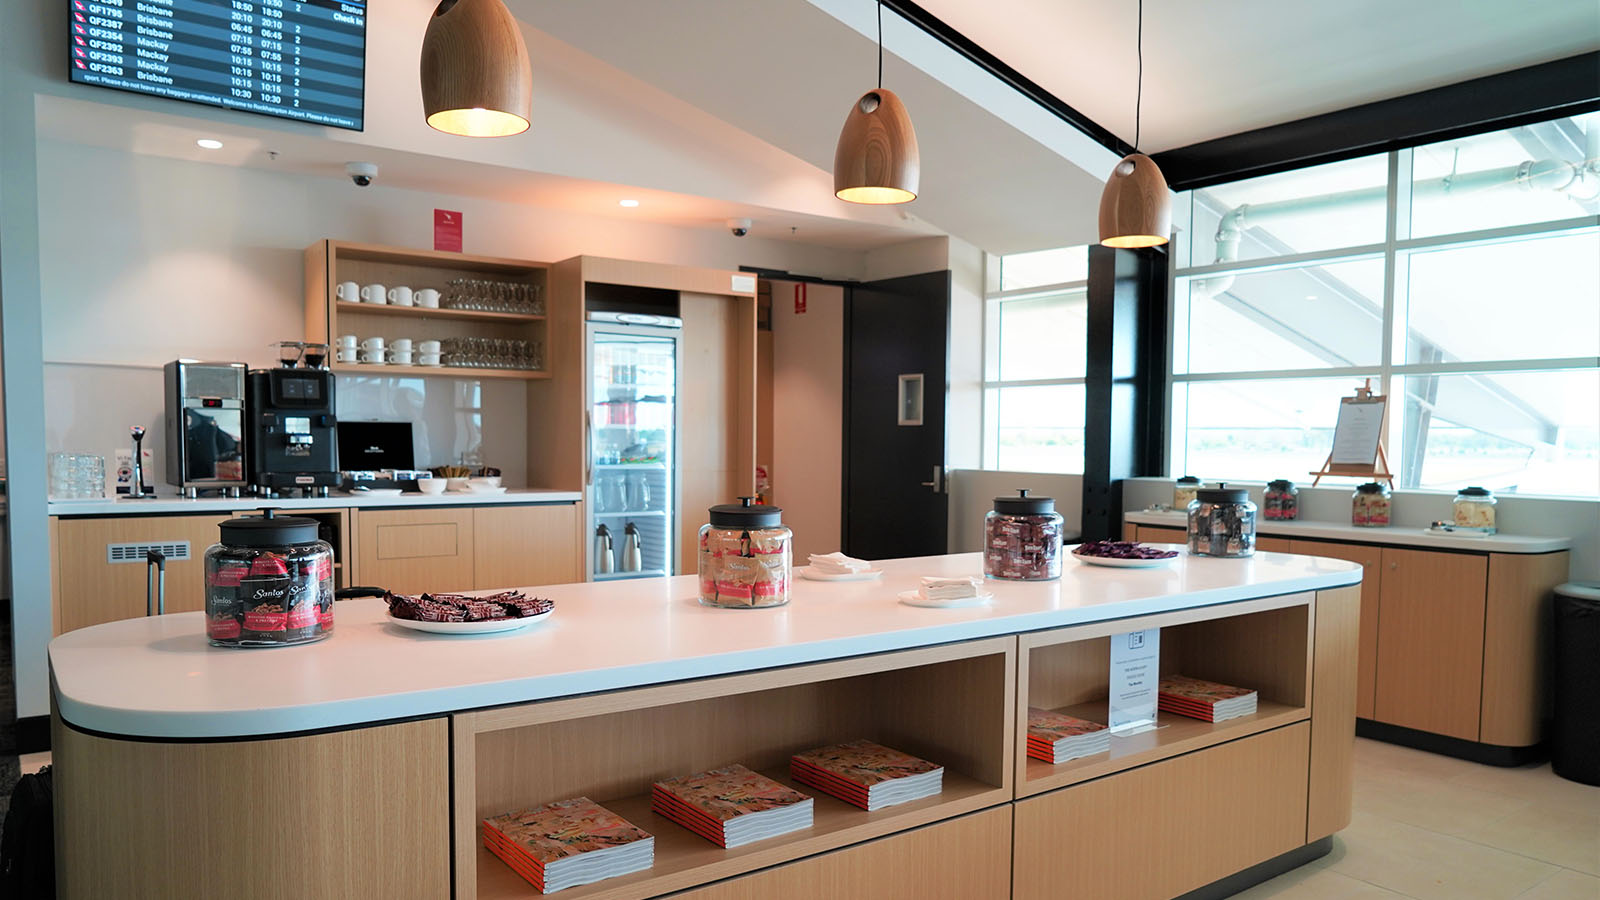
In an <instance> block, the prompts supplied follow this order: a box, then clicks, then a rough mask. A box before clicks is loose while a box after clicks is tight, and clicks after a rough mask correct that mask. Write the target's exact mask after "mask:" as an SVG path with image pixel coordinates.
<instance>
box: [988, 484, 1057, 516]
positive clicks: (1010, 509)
mask: <svg viewBox="0 0 1600 900" xmlns="http://www.w3.org/2000/svg"><path fill="white" fill-rule="evenodd" d="M994 511H995V512H997V513H1005V514H1006V515H1008V516H1044V515H1049V514H1050V513H1053V512H1055V511H1056V501H1055V498H1053V497H1029V496H1028V489H1027V488H1022V489H1021V490H1019V491H1017V495H1016V496H1015V497H996V498H994Z"/></svg>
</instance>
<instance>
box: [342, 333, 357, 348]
mask: <svg viewBox="0 0 1600 900" xmlns="http://www.w3.org/2000/svg"><path fill="white" fill-rule="evenodd" d="M360 344H361V340H360V339H359V338H357V337H356V336H355V335H353V334H341V335H339V346H340V347H350V348H352V349H354V348H355V347H357V346H359V345H360Z"/></svg>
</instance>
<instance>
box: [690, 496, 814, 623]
mask: <svg viewBox="0 0 1600 900" xmlns="http://www.w3.org/2000/svg"><path fill="white" fill-rule="evenodd" d="M707 513H708V514H709V515H710V518H711V521H710V522H709V523H708V524H706V525H703V526H701V528H700V566H699V570H700V602H701V603H704V604H705V605H706V606H720V607H723V608H727V609H759V608H761V607H767V606H783V605H784V604H786V603H788V602H789V581H790V578H791V576H792V574H793V573H792V569H793V566H794V558H793V554H794V549H793V543H794V541H793V538H794V533H793V532H791V531H790V530H789V528H788V526H786V525H784V524H783V510H782V509H779V508H778V507H776V506H763V505H760V504H757V503H756V502H755V498H754V497H740V498H739V502H738V503H730V504H724V505H721V506H713V507H711V508H710V509H709V510H707Z"/></svg>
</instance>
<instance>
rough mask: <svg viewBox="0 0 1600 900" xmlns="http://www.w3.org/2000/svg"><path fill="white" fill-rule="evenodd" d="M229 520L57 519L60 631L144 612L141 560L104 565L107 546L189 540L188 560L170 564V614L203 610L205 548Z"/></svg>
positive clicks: (55, 553) (53, 551) (55, 545)
mask: <svg viewBox="0 0 1600 900" xmlns="http://www.w3.org/2000/svg"><path fill="white" fill-rule="evenodd" d="M228 518H230V517H229V516H119V517H111V518H103V519H89V518H84V519H59V520H58V521H57V522H56V527H55V535H54V537H55V540H54V541H53V543H52V547H51V554H52V556H53V557H54V558H55V596H56V599H57V605H58V607H59V616H58V621H59V623H60V624H59V628H58V633H60V632H64V631H72V630H73V629H77V628H86V627H88V626H90V625H99V624H100V623H102V622H114V621H117V620H118V619H131V618H136V617H138V616H143V615H144V614H145V593H146V590H147V589H146V581H147V578H148V576H147V573H146V566H145V564H144V563H143V562H142V561H141V562H117V563H111V562H107V561H106V546H107V545H108V544H144V543H150V544H169V543H180V542H183V541H187V542H188V543H189V558H188V559H187V560H169V561H168V562H167V579H166V592H167V602H166V610H167V612H169V613H175V612H192V611H194V610H200V609H205V554H206V548H207V547H210V546H211V545H212V544H215V543H216V542H217V538H218V536H219V533H218V531H217V523H219V522H222V521H223V520H225V519H228Z"/></svg>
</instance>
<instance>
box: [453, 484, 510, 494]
mask: <svg viewBox="0 0 1600 900" xmlns="http://www.w3.org/2000/svg"><path fill="white" fill-rule="evenodd" d="M505 492H506V489H505V488H503V487H501V486H499V485H495V484H471V483H468V484H467V489H466V490H464V491H462V492H461V493H463V494H504V493H505Z"/></svg>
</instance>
